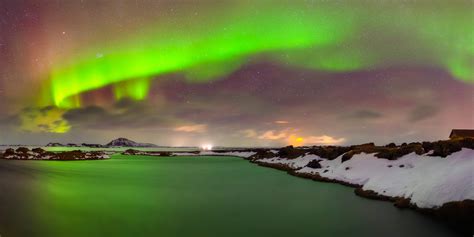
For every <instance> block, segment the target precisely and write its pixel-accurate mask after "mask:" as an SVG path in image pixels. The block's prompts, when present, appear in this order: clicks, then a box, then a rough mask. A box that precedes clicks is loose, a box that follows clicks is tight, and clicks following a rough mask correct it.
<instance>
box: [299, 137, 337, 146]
mask: <svg viewBox="0 0 474 237" xmlns="http://www.w3.org/2000/svg"><path fill="white" fill-rule="evenodd" d="M344 141H346V139H345V138H334V137H331V136H327V135H323V136H309V137H304V138H303V143H304V144H307V145H310V144H311V145H313V144H314V145H336V144H341V143H343V142H344Z"/></svg>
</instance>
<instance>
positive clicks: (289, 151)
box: [278, 146, 306, 159]
mask: <svg viewBox="0 0 474 237" xmlns="http://www.w3.org/2000/svg"><path fill="white" fill-rule="evenodd" d="M304 154H306V151H305V150H303V149H298V148H294V147H293V146H286V147H283V148H280V150H279V151H278V157H281V158H287V159H294V158H298V157H300V156H303V155H304Z"/></svg>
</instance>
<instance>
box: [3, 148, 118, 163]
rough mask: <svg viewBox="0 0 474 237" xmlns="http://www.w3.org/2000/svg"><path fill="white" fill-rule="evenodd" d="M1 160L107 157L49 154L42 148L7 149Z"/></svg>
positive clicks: (99, 155) (83, 153) (101, 155)
mask: <svg viewBox="0 0 474 237" xmlns="http://www.w3.org/2000/svg"><path fill="white" fill-rule="evenodd" d="M0 158H1V159H5V160H58V161H73V160H103V159H108V158H109V155H108V154H107V153H106V152H103V151H80V150H74V151H64V152H50V151H45V150H43V149H42V148H33V149H31V150H30V149H28V148H26V147H19V148H17V149H16V150H14V149H13V148H8V149H6V150H5V152H3V154H0Z"/></svg>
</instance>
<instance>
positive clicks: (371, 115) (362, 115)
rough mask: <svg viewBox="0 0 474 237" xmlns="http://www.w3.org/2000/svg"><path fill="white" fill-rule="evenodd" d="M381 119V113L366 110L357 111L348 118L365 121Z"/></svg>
mask: <svg viewBox="0 0 474 237" xmlns="http://www.w3.org/2000/svg"><path fill="white" fill-rule="evenodd" d="M380 117H382V114H381V113H379V112H375V111H372V110H365V109H364V110H358V111H355V112H354V113H352V114H350V115H349V116H347V117H346V118H348V119H361V120H364V119H376V118H380Z"/></svg>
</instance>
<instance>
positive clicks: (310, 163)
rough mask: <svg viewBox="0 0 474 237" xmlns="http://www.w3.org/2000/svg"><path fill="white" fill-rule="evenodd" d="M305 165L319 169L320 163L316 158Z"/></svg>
mask: <svg viewBox="0 0 474 237" xmlns="http://www.w3.org/2000/svg"><path fill="white" fill-rule="evenodd" d="M306 167H309V168H313V169H320V168H321V164H319V161H318V160H312V161H310V162H309V163H308V164H307V165H306Z"/></svg>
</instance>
